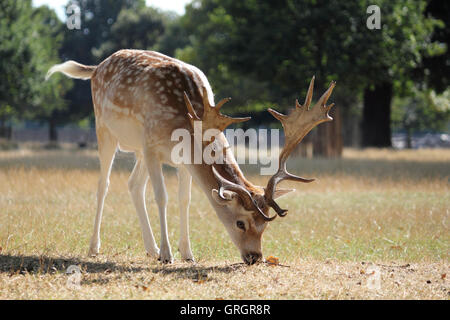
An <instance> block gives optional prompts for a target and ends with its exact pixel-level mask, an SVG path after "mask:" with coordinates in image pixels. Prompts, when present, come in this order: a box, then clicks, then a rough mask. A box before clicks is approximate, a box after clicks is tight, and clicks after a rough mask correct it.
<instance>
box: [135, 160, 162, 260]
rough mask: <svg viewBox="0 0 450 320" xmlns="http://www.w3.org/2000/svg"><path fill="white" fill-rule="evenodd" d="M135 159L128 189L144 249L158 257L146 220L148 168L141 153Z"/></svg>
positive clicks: (153, 238) (150, 229)
mask: <svg viewBox="0 0 450 320" xmlns="http://www.w3.org/2000/svg"><path fill="white" fill-rule="evenodd" d="M136 159H137V161H136V164H135V166H134V169H133V172H132V173H131V176H130V179H129V181H128V189H129V191H130V195H131V199H132V200H133V204H134V207H135V208H136V212H137V214H138V217H139V222H140V224H141V229H142V237H143V239H144V247H145V250H146V251H147V254H148V255H150V256H152V257H155V258H158V257H159V249H158V246H157V244H156V241H155V237H154V236H153V232H152V228H151V226H150V222H149V221H148V215H147V208H146V207H145V187H146V185H147V181H148V170H147V166H146V165H145V162H144V160H143V159H142V156H141V155H138V154H137V155H136Z"/></svg>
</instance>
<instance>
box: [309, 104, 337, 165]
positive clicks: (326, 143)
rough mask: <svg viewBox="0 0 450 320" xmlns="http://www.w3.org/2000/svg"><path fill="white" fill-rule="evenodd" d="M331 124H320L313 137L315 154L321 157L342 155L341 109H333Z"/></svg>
mask: <svg viewBox="0 0 450 320" xmlns="http://www.w3.org/2000/svg"><path fill="white" fill-rule="evenodd" d="M330 116H331V117H332V118H333V121H331V122H325V123H322V124H320V125H319V126H318V127H317V128H316V129H315V131H316V132H315V133H314V135H313V138H312V140H313V153H314V156H320V157H327V158H332V157H340V156H341V155H342V149H343V142H342V118H341V111H340V109H339V107H335V108H333V109H331V111H330Z"/></svg>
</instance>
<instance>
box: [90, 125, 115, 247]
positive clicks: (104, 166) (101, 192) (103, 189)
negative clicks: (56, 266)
mask: <svg viewBox="0 0 450 320" xmlns="http://www.w3.org/2000/svg"><path fill="white" fill-rule="evenodd" d="M97 140H98V156H99V160H100V179H99V181H98V188H97V214H96V215H95V223H94V233H93V234H92V238H91V244H90V247H89V255H90V256H96V255H97V254H98V253H99V250H100V225H101V223H102V214H103V205H104V203H105V197H106V193H107V192H108V186H109V175H110V173H111V166H112V163H113V160H114V155H115V154H116V148H117V139H115V138H114V137H113V136H112V135H111V133H110V132H109V131H108V129H106V128H105V127H103V126H99V127H97Z"/></svg>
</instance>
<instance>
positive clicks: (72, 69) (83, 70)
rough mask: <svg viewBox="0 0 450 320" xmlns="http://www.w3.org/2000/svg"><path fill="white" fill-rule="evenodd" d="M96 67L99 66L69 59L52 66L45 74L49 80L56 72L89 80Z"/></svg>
mask: <svg viewBox="0 0 450 320" xmlns="http://www.w3.org/2000/svg"><path fill="white" fill-rule="evenodd" d="M95 69H97V66H85V65H83V64H81V63H78V62H75V61H73V60H69V61H66V62H64V63H61V64H56V65H54V66H53V67H51V68H50V70H48V72H47V75H46V76H45V80H48V79H49V78H50V77H51V76H52V74H54V73H55V72H62V73H64V74H65V75H66V76H68V77H71V78H75V79H83V80H87V79H90V78H91V77H92V75H93V74H94V71H95Z"/></svg>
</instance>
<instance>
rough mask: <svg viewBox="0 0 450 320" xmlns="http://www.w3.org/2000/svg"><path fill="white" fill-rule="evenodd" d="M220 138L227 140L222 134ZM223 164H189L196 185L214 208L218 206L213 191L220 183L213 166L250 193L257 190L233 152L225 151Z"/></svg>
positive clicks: (227, 149)
mask: <svg viewBox="0 0 450 320" xmlns="http://www.w3.org/2000/svg"><path fill="white" fill-rule="evenodd" d="M218 138H220V139H225V140H226V138H225V136H224V135H223V134H221V135H220V136H219V137H218ZM222 162H223V163H214V164H206V163H204V162H202V163H201V164H188V165H186V166H187V169H188V170H189V172H190V173H191V175H192V177H193V178H194V180H195V181H196V183H197V184H198V185H199V186H200V188H201V189H202V190H203V192H204V193H205V194H206V196H207V197H208V199H209V200H210V202H211V204H212V205H213V207H215V206H216V205H217V203H216V201H214V200H213V198H212V196H211V190H212V189H217V188H218V183H217V180H216V178H215V177H214V174H213V172H212V166H214V167H215V168H216V170H217V171H218V172H219V174H220V175H221V176H223V177H224V178H226V179H227V180H229V181H231V182H233V183H236V184H239V185H241V186H243V187H245V188H247V189H248V190H249V191H250V192H254V191H255V190H256V189H257V188H256V187H255V186H254V185H253V184H252V183H251V182H250V181H248V180H247V179H246V178H245V176H244V174H243V173H242V171H241V168H240V167H239V165H238V163H237V161H236V159H235V157H234V155H233V152H232V151H231V150H230V149H229V148H226V149H225V153H224V159H223V161H222Z"/></svg>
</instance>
